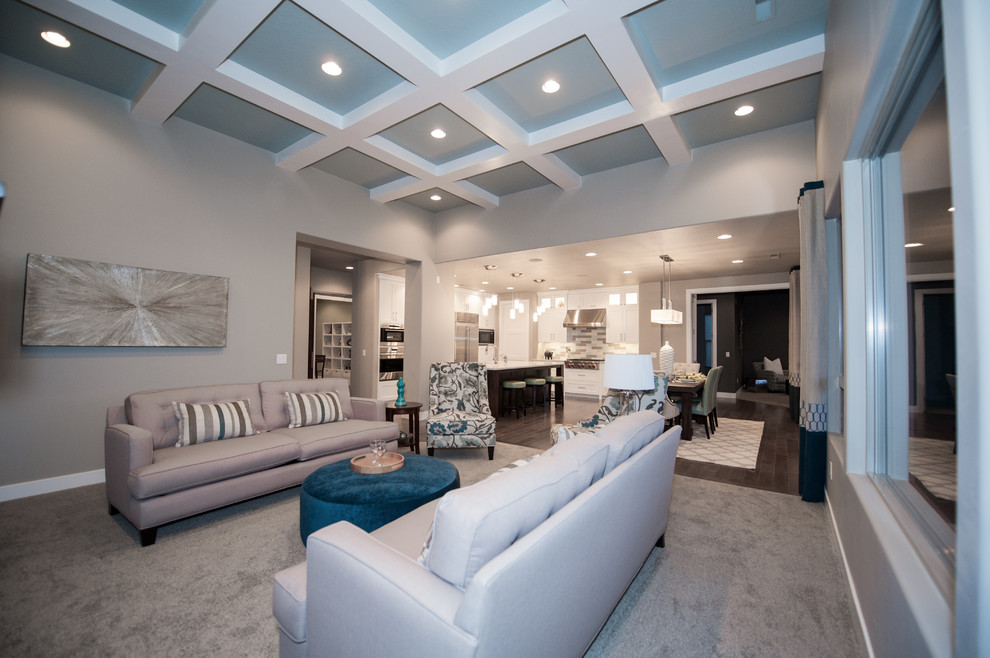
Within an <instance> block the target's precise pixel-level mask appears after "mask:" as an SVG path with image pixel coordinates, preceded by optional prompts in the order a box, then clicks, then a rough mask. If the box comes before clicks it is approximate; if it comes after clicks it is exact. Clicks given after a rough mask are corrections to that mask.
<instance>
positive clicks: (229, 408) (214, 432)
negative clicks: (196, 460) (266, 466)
mask: <svg viewBox="0 0 990 658" xmlns="http://www.w3.org/2000/svg"><path fill="white" fill-rule="evenodd" d="M249 408H250V404H249V403H248V401H247V400H237V401H236V402H212V403H208V404H190V403H188V402H174V401H173V402H172V411H173V412H174V413H175V419H176V421H177V422H178V423H179V440H178V441H176V443H175V446H176V447H177V448H178V447H181V446H188V445H193V444H195V443H206V442H207V441H219V440H221V439H232V438H237V437H239V436H251V435H252V434H257V432H255V431H254V423H252V422H251V414H250V411H249Z"/></svg>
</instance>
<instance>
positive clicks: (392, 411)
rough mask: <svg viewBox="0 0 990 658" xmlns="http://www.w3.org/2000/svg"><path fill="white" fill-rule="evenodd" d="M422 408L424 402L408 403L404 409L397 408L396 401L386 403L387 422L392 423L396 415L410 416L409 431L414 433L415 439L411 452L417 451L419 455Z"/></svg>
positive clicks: (410, 448)
mask: <svg viewBox="0 0 990 658" xmlns="http://www.w3.org/2000/svg"><path fill="white" fill-rule="evenodd" d="M422 406H423V403H422V402H406V404H405V406H403V407H397V406H395V401H394V400H393V401H392V402H386V403H385V420H387V421H389V422H391V421H392V419H393V418H395V416H396V414H398V415H400V416H402V415H406V416H409V431H410V432H412V437H413V442H412V445H411V446H409V452H412V451H413V450H415V451H416V454H417V455H418V454H419V410H420V408H422Z"/></svg>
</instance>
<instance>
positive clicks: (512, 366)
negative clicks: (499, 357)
mask: <svg viewBox="0 0 990 658" xmlns="http://www.w3.org/2000/svg"><path fill="white" fill-rule="evenodd" d="M481 365H483V366H487V367H488V369H489V370H518V369H520V368H561V367H563V365H564V362H563V361H554V360H552V359H538V360H536V361H509V362H508V363H502V362H501V361H499V362H498V363H482V364H481Z"/></svg>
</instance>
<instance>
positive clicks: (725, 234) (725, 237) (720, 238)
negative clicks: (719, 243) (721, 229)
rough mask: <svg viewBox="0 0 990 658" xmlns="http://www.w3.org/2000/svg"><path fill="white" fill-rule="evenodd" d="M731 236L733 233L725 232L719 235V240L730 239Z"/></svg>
mask: <svg viewBox="0 0 990 658" xmlns="http://www.w3.org/2000/svg"><path fill="white" fill-rule="evenodd" d="M731 237H732V235H731V234H729V233H723V234H722V235H720V236H718V239H719V240H728V239H729V238H731Z"/></svg>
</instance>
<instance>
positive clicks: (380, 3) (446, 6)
mask: <svg viewBox="0 0 990 658" xmlns="http://www.w3.org/2000/svg"><path fill="white" fill-rule="evenodd" d="M369 1H370V2H371V4H373V5H374V6H375V7H377V8H378V9H379V11H381V12H382V13H383V14H385V15H386V16H388V17H389V18H390V19H392V20H393V21H394V22H395V24H396V25H398V26H399V27H400V28H402V29H403V30H404V31H405V32H406V33H407V34H408V35H409V36H411V37H412V38H414V39H416V41H418V42H419V43H421V44H423V46H424V47H425V48H426V49H427V50H429V51H430V52H432V53H433V54H434V55H436V56H437V57H438V58H440V59H445V58H446V57H448V56H450V55H453V54H454V53H456V52H457V51H459V50H461V49H462V48H465V47H466V46H469V45H471V44H472V43H474V42H475V41H477V40H478V39H481V38H482V37H485V36H487V35H489V34H491V33H492V32H494V31H496V30H498V29H499V28H501V27H504V26H505V25H508V24H509V23H511V22H512V21H514V20H516V19H517V18H520V17H521V16H525V15H526V14H528V13H529V12H531V11H533V10H534V9H536V8H538V7H540V6H542V5H545V4H547V0H498V1H494V0H458V1H457V2H451V1H450V0H416V1H415V2H410V1H409V0H369Z"/></svg>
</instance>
